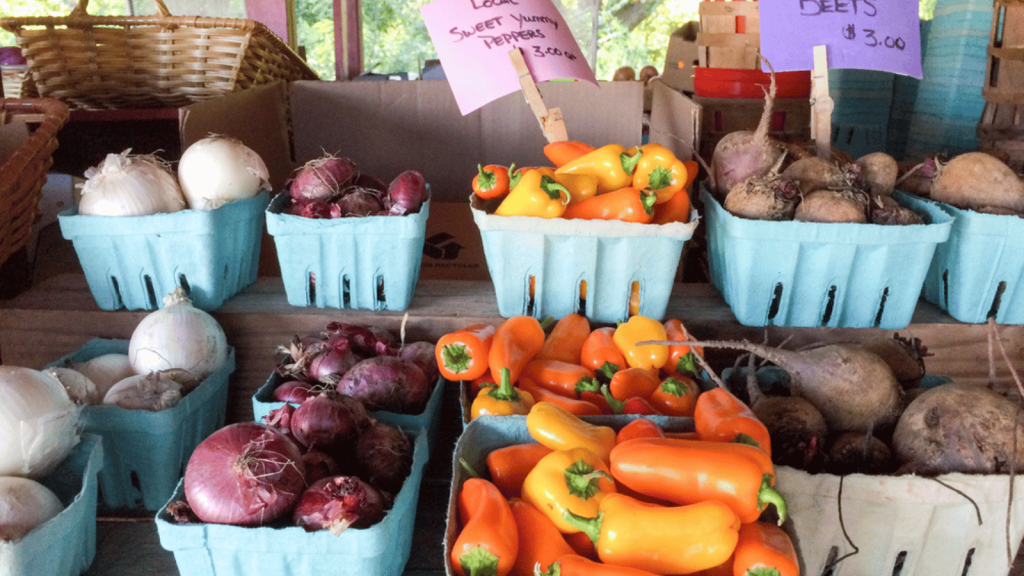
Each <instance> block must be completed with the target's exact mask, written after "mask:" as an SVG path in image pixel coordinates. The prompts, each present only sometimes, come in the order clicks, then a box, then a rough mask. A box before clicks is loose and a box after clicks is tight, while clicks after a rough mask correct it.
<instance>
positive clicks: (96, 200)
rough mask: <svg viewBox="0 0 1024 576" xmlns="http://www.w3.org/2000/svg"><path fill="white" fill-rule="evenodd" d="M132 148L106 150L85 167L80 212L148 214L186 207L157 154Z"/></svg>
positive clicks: (103, 214) (174, 182)
mask: <svg viewBox="0 0 1024 576" xmlns="http://www.w3.org/2000/svg"><path fill="white" fill-rule="evenodd" d="M130 152H131V149H130V148H129V149H127V150H125V151H124V152H121V153H120V154H107V157H106V158H105V159H104V160H103V161H102V162H100V164H99V165H98V166H95V167H92V168H89V169H88V170H86V171H85V178H86V180H85V184H83V185H82V199H81V201H80V202H79V204H78V213H79V214H82V215H86V216H148V215H150V214H158V213H164V212H177V211H179V210H184V209H185V208H186V204H185V197H184V196H183V195H182V191H181V188H180V187H179V186H178V181H177V179H175V177H174V174H173V173H172V172H171V170H170V168H169V167H168V165H167V164H166V163H165V162H164V161H162V160H160V159H159V158H157V157H156V156H144V155H132V154H130Z"/></svg>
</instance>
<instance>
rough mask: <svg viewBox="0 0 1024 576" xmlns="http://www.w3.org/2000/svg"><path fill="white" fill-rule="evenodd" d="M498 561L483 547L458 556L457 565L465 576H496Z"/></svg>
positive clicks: (477, 547)
mask: <svg viewBox="0 0 1024 576" xmlns="http://www.w3.org/2000/svg"><path fill="white" fill-rule="evenodd" d="M499 560H500V558H498V557H497V556H496V555H495V554H494V553H493V552H490V551H489V550H487V549H486V548H484V547H483V546H476V547H475V548H473V549H472V550H470V551H469V552H466V553H465V554H463V555H462V556H459V564H461V565H462V571H463V572H465V573H466V575H467V576H496V575H497V574H498V561H499Z"/></svg>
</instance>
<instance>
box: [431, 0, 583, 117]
mask: <svg viewBox="0 0 1024 576" xmlns="http://www.w3.org/2000/svg"><path fill="white" fill-rule="evenodd" d="M420 14H421V15H422V16H423V22H424V24H426V26H427V32H428V33H429V34H430V39H431V41H432V42H433V43H434V49H435V50H437V56H438V58H440V60H441V66H442V67H443V68H444V73H445V76H446V77H447V78H448V83H449V85H450V86H451V88H452V93H453V94H454V95H455V101H456V102H457V103H458V105H459V110H460V111H461V112H462V114H463V115H465V114H469V113H470V112H472V111H474V110H476V109H478V108H480V107H482V106H483V105H484V104H487V103H488V102H492V101H494V100H497V99H498V98H501V97H502V96H505V95H506V94H511V93H512V92H515V91H517V90H519V89H520V84H519V77H518V75H517V74H516V71H515V68H514V67H513V66H512V60H511V59H509V51H511V50H512V49H514V48H519V49H520V50H522V52H523V59H524V60H525V61H526V65H527V66H528V67H529V68H530V72H531V75H532V76H533V81H534V82H544V81H547V80H555V79H562V78H564V79H575V80H584V81H587V82H591V83H593V84H594V85H595V86H596V85H597V79H596V78H595V77H594V72H593V70H591V69H590V65H589V64H588V63H587V60H586V58H585V57H584V54H583V51H582V50H580V47H579V44H577V43H576V39H575V38H573V35H572V32H571V31H570V30H569V26H568V25H567V24H566V23H565V19H563V18H562V15H561V14H560V13H559V12H558V9H557V8H555V6H554V4H552V2H551V0H434V2H431V3H430V4H427V5H425V6H423V7H422V8H420Z"/></svg>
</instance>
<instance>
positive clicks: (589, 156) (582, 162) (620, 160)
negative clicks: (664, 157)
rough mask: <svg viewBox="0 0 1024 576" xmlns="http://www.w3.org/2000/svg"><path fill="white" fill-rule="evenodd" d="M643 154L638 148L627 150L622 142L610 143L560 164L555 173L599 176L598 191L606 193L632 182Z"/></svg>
mask: <svg viewBox="0 0 1024 576" xmlns="http://www.w3.org/2000/svg"><path fill="white" fill-rule="evenodd" d="M641 155H642V152H641V151H639V150H637V149H633V150H630V151H627V150H626V148H625V147H624V146H622V145H621V144H608V145H606V146H602V147H600V148H598V149H596V150H594V151H593V152H588V153H586V154H584V155H583V156H580V157H579V158H576V159H575V160H572V161H571V162H569V163H567V164H564V165H562V166H560V167H559V168H558V169H557V170H555V174H590V175H593V176H597V193H598V194H604V193H605V192H612V191H615V190H618V189H620V188H625V187H627V186H629V185H630V184H632V182H633V172H634V171H635V170H636V165H637V163H638V162H639V161H640V157H641Z"/></svg>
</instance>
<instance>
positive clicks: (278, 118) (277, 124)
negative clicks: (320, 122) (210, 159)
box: [178, 80, 294, 190]
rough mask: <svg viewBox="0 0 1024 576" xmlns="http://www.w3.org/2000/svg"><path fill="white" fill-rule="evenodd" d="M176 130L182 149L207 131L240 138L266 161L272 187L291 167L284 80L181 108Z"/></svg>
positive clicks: (277, 185)
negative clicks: (178, 133)
mask: <svg viewBox="0 0 1024 576" xmlns="http://www.w3.org/2000/svg"><path fill="white" fill-rule="evenodd" d="M178 130H179V132H180V139H181V149H182V151H184V150H185V149H186V148H188V146H189V145H190V144H192V143H193V142H195V141H196V140H200V139H202V138H205V137H206V136H208V135H210V134H224V135H227V136H232V137H234V138H237V139H239V140H241V141H242V143H244V144H245V145H246V146H248V147H249V148H252V149H253V150H255V151H256V153H257V154H259V155H260V158H262V159H263V161H264V162H265V163H266V164H267V169H268V170H269V171H270V183H271V184H272V185H273V186H274V190H280V189H281V188H282V187H283V186H284V183H285V181H286V180H287V179H288V177H289V176H290V175H291V172H292V170H293V168H294V163H293V161H292V155H291V142H290V141H289V129H288V99H287V83H285V82H283V81H280V80H279V81H277V82H273V83H271V84H266V85H263V86H258V87H255V88H249V89H246V90H241V91H239V92H233V93H231V94H227V95H225V96H222V97H220V98H212V99H210V100H204V101H202V102H199V103H196V104H192V105H191V106H187V107H184V108H181V109H179V110H178Z"/></svg>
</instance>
